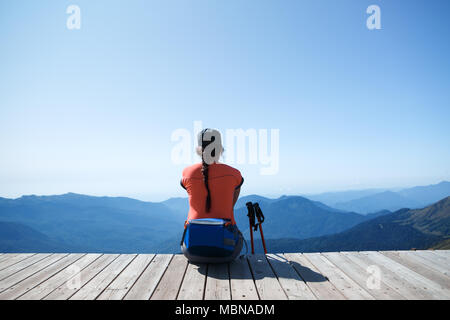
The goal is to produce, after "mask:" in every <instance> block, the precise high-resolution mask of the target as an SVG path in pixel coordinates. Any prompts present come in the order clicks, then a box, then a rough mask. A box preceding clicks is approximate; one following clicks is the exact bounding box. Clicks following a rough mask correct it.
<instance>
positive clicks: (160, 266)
mask: <svg viewBox="0 0 450 320" xmlns="http://www.w3.org/2000/svg"><path fill="white" fill-rule="evenodd" d="M172 256H173V255H172V254H158V255H156V256H155V258H154V259H153V260H152V261H151V262H150V264H149V265H148V267H147V269H145V270H144V272H143V273H142V275H141V276H140V277H139V279H138V280H137V281H136V283H135V284H134V285H133V287H131V289H130V290H129V291H128V293H127V294H126V296H125V297H124V300H149V299H150V297H151V295H152V294H153V292H154V291H155V289H156V286H157V285H158V283H159V281H160V280H161V278H162V276H163V274H164V272H165V271H166V269H167V266H168V265H169V263H170V260H171V259H172Z"/></svg>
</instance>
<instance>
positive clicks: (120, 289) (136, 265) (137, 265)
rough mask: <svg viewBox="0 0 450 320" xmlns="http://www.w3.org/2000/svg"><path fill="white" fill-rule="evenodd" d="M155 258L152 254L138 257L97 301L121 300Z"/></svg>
mask: <svg viewBox="0 0 450 320" xmlns="http://www.w3.org/2000/svg"><path fill="white" fill-rule="evenodd" d="M154 257H155V255H154V254H140V255H138V256H137V257H136V258H135V259H134V260H133V261H132V262H131V263H130V264H129V265H128V266H127V267H126V269H125V270H123V271H122V273H121V274H120V275H119V276H118V277H117V278H116V279H115V280H114V281H113V282H111V283H110V284H109V285H108V287H107V288H106V289H105V291H103V292H102V294H101V295H100V296H98V298H97V300H121V299H123V297H124V296H125V295H126V294H127V292H128V290H130V288H131V287H132V286H133V284H134V283H135V282H136V280H137V279H138V278H139V276H140V275H141V274H142V272H144V270H145V268H147V266H148V264H149V263H150V262H151V261H152V259H153V258H154Z"/></svg>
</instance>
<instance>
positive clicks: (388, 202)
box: [335, 191, 421, 214]
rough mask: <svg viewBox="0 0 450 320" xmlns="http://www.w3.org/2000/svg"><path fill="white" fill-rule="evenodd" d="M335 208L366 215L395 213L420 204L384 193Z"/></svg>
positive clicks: (342, 203)
mask: <svg viewBox="0 0 450 320" xmlns="http://www.w3.org/2000/svg"><path fill="white" fill-rule="evenodd" d="M335 206H336V208H338V209H341V210H352V211H355V212H359V213H363V214H367V213H372V212H376V211H381V210H390V211H395V210H398V209H401V208H418V207H420V206H421V203H420V202H418V201H415V200H413V199H408V198H406V197H404V196H402V195H400V194H398V193H396V192H392V191H384V192H381V193H376V194H373V195H370V196H366V197H363V198H360V199H356V200H351V201H348V202H340V203H337V204H336V205H335Z"/></svg>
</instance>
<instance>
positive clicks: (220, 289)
mask: <svg viewBox="0 0 450 320" xmlns="http://www.w3.org/2000/svg"><path fill="white" fill-rule="evenodd" d="M205 300H231V290H230V277H229V270H228V264H227V263H214V264H209V265H208V275H207V277H206V287H205Z"/></svg>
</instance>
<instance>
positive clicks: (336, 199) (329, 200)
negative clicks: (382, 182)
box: [303, 189, 387, 207]
mask: <svg viewBox="0 0 450 320" xmlns="http://www.w3.org/2000/svg"><path fill="white" fill-rule="evenodd" d="M384 191H387V189H365V190H349V191H336V192H325V193H321V194H315V195H303V196H304V197H305V198H308V199H310V200H314V201H320V202H322V203H324V204H326V205H328V206H330V207H335V205H336V203H341V202H348V201H352V200H356V199H360V198H363V197H367V196H370V195H373V194H376V193H380V192H384Z"/></svg>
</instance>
